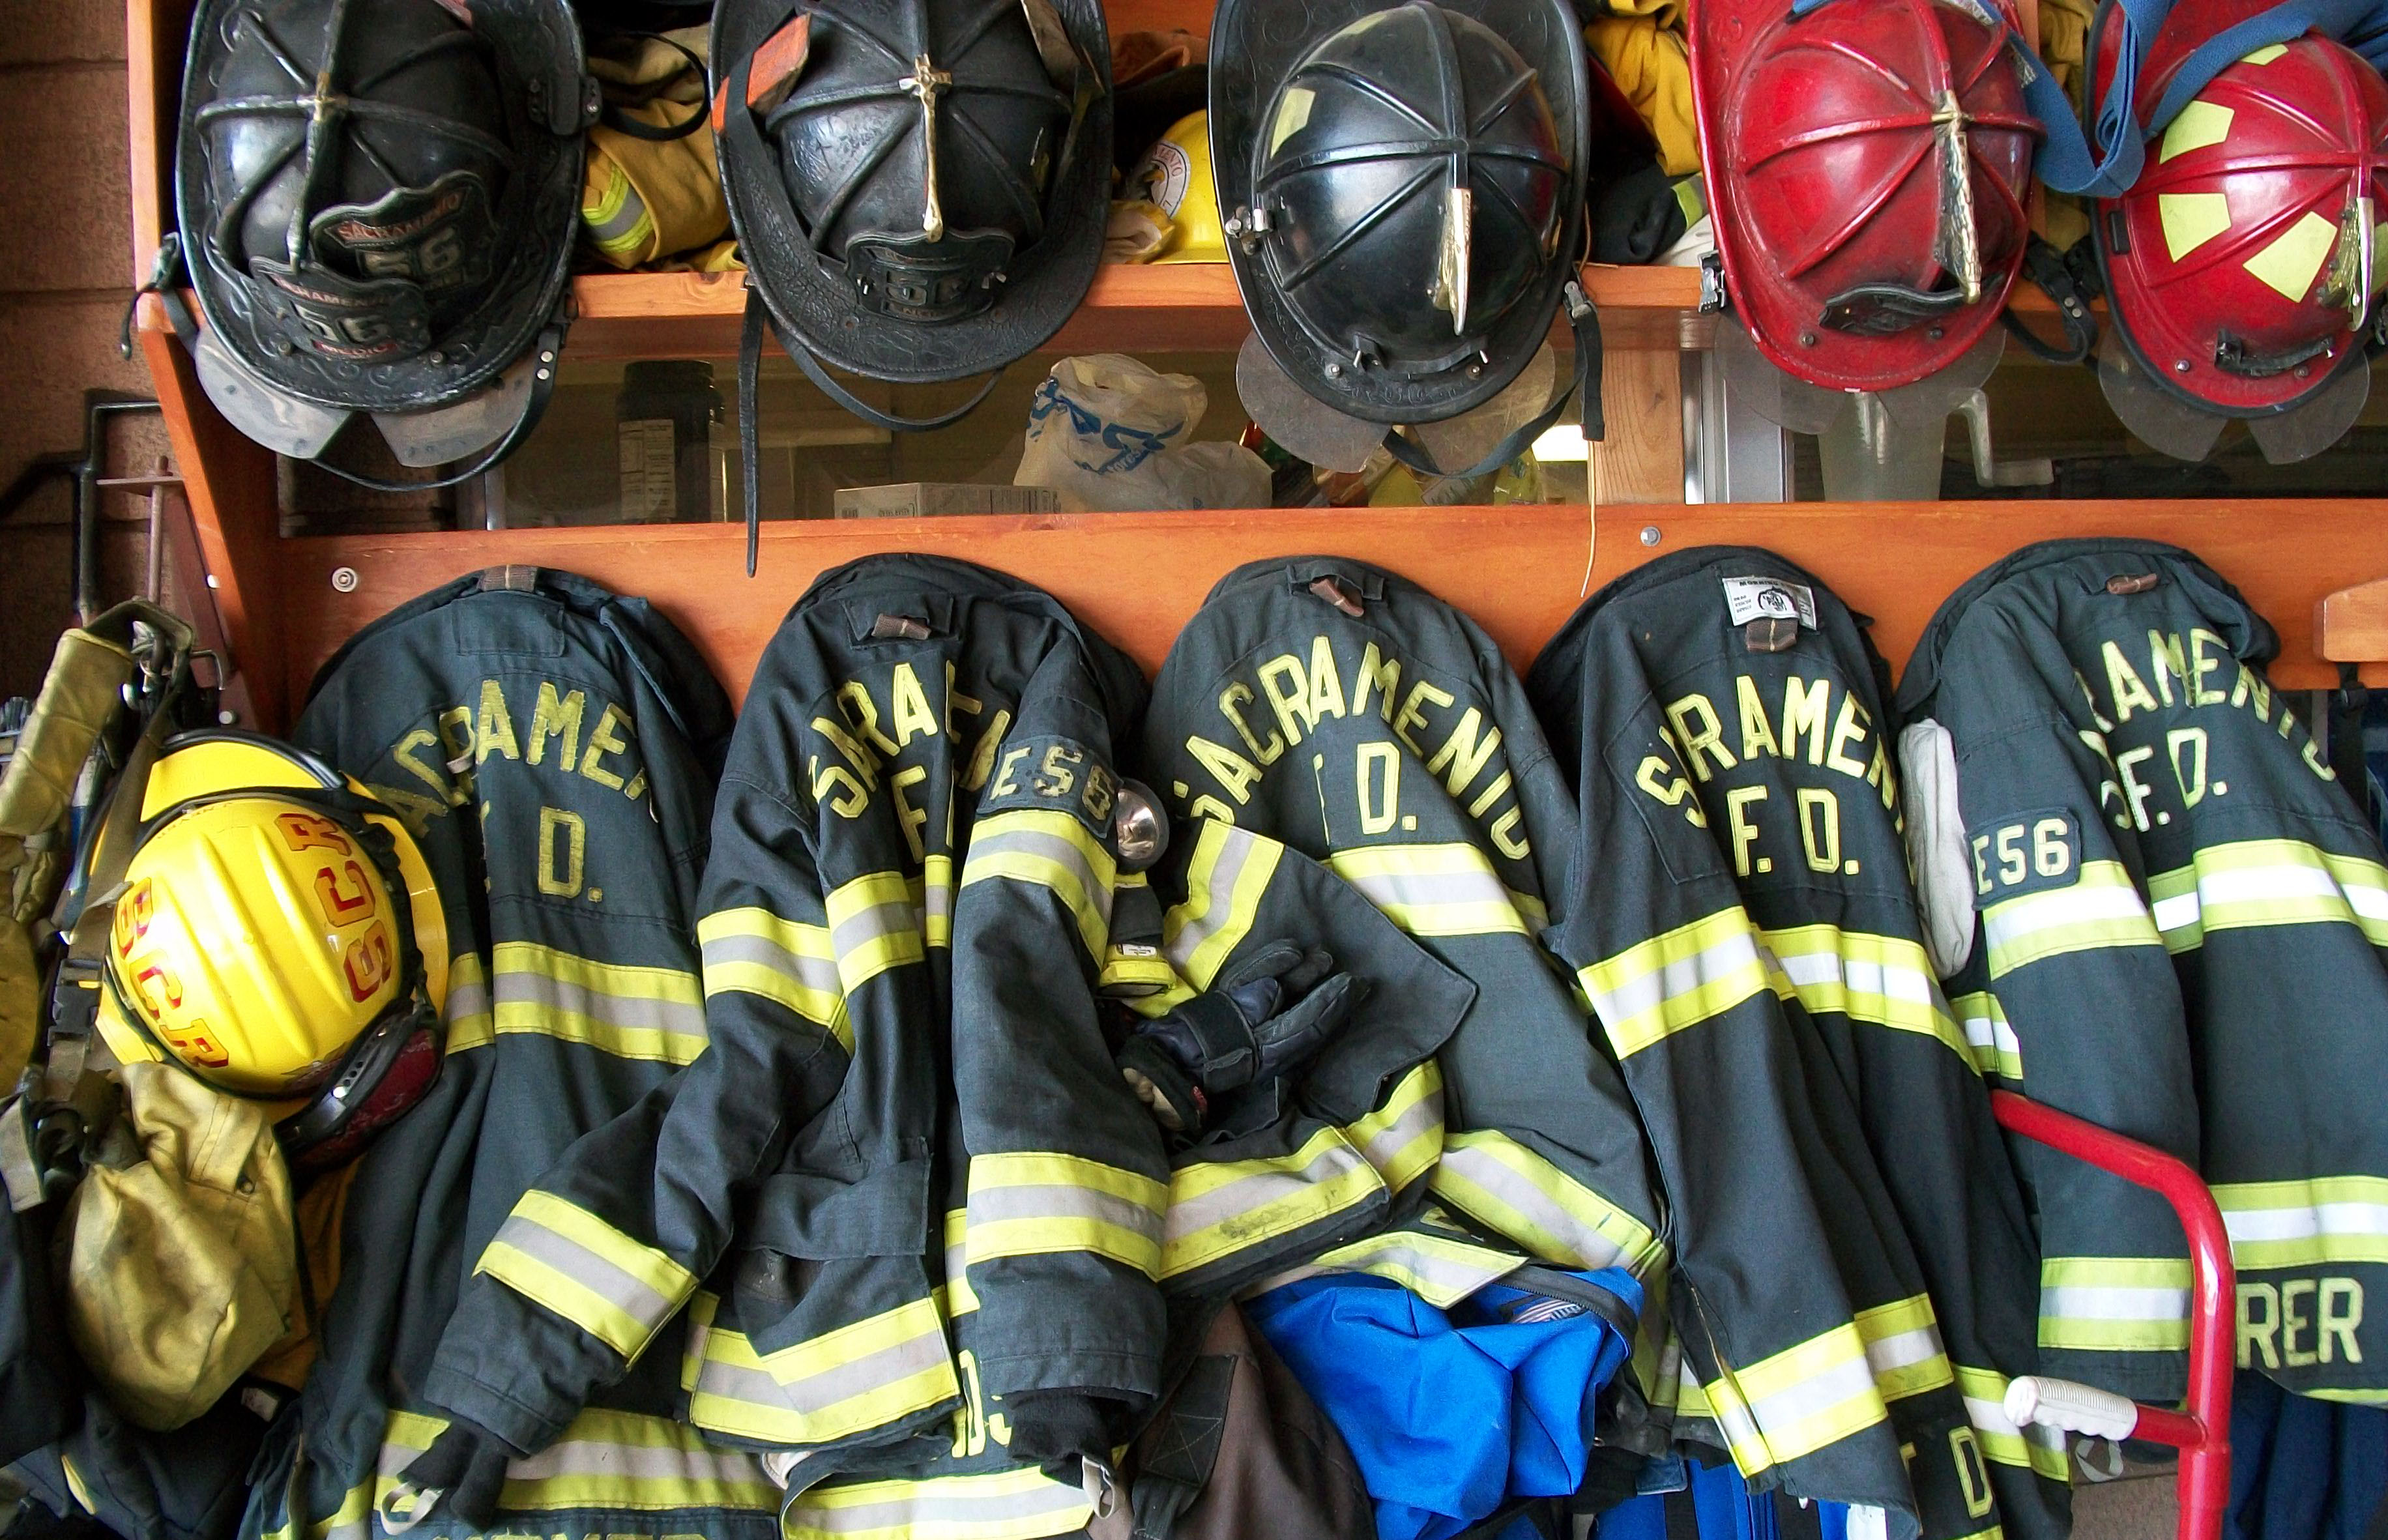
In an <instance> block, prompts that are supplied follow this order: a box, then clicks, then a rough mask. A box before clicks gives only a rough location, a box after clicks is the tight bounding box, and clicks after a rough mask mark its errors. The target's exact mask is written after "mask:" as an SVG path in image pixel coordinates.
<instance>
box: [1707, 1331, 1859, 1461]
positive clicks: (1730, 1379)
mask: <svg viewBox="0 0 2388 1540" xmlns="http://www.w3.org/2000/svg"><path fill="white" fill-rule="evenodd" d="M1701 1389H1702V1390H1703V1391H1705V1392H1706V1393H1707V1395H1708V1403H1709V1405H1710V1406H1713V1407H1714V1408H1715V1411H1716V1418H1717V1423H1718V1425H1719V1426H1720V1427H1721V1429H1722V1430H1723V1431H1724V1434H1725V1438H1726V1441H1727V1444H1728V1445H1729V1446H1730V1447H1731V1448H1732V1450H1733V1457H1734V1464H1735V1465H1738V1466H1739V1467H1740V1468H1741V1472H1742V1474H1743V1475H1745V1476H1749V1475H1755V1474H1757V1473H1758V1472H1759V1471H1760V1470H1766V1469H1767V1468H1769V1467H1770V1466H1773V1465H1778V1464H1787V1463H1788V1462H1790V1461H1792V1460H1796V1459H1799V1458H1802V1457H1806V1456H1809V1455H1812V1454H1814V1453H1815V1452H1816V1451H1817V1450H1819V1449H1823V1448H1825V1447H1827V1446H1828V1445H1834V1444H1837V1443H1839V1442H1840V1441H1841V1440H1842V1439H1845V1438H1848V1436H1849V1435H1851V1434H1852V1433H1857V1432H1863V1431H1864V1430H1865V1429H1867V1428H1871V1427H1873V1426H1874V1424H1875V1423H1877V1422H1881V1421H1883V1420H1884V1419H1886V1418H1887V1417H1888V1416H1889V1412H1888V1410H1887V1408H1886V1407H1885V1406H1884V1405H1883V1398H1882V1393H1881V1390H1880V1389H1879V1387H1877V1386H1876V1384H1875V1383H1874V1368H1873V1366H1872V1364H1871V1363H1870V1362H1869V1361H1868V1359H1867V1356H1866V1343H1865V1339H1864V1337H1863V1335H1862V1334H1861V1332H1860V1330H1859V1329H1858V1327H1857V1325H1856V1323H1855V1322H1848V1323H1844V1324H1843V1325H1840V1326H1836V1327H1834V1328H1833V1329H1832V1330H1829V1331H1824V1332H1821V1333H1819V1334H1818V1335H1816V1336H1814V1337H1810V1339H1808V1340H1807V1341H1806V1342H1804V1343H1800V1344H1798V1345H1797V1347H1791V1348H1785V1350H1784V1351H1782V1352H1780V1353H1777V1354H1775V1355H1772V1357H1768V1358H1763V1359H1760V1360H1759V1362H1757V1363H1755V1364H1751V1365H1750V1366H1748V1367H1747V1368H1741V1369H1734V1368H1725V1369H1723V1371H1722V1372H1721V1375H1720V1376H1719V1378H1718V1380H1717V1381H1715V1382H1714V1383H1711V1384H1705V1385H1703V1386H1702V1387H1701Z"/></svg>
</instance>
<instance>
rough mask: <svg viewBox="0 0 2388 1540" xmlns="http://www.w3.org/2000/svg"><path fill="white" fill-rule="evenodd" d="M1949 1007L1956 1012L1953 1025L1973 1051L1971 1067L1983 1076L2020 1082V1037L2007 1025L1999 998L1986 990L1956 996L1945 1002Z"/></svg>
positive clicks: (2021, 1041)
mask: <svg viewBox="0 0 2388 1540" xmlns="http://www.w3.org/2000/svg"><path fill="white" fill-rule="evenodd" d="M1949 1009H1950V1011H1952V1012H1955V1013H1956V1017H1957V1025H1958V1026H1959V1027H1960V1028H1961V1029H1962V1031H1963V1032H1964V1034H1965V1042H1966V1044H1967V1045H1968V1046H1969V1047H1970V1048H1972V1050H1974V1067H1975V1068H1976V1069H1978V1070H1980V1071H1981V1072H1982V1073H1983V1074H1984V1075H1997V1076H1998V1077H1999V1078H2000V1079H2001V1080H2012V1081H2014V1082H2016V1083H2017V1084H2020V1083H2021V1082H2022V1080H2023V1040H2022V1039H2021V1038H2019V1037H2016V1036H2015V1031H2014V1028H2013V1026H2012V1025H2009V1024H2008V1022H2007V1012H2006V1008H2005V1007H2004V1006H2002V1005H2001V1004H2000V1003H1999V997H1998V996H1996V995H1993V994H1991V993H1990V992H1989V991H1988V990H1987V989H1983V990H1978V991H1976V992H1975V993H1973V994H1970V995H1958V996H1956V997H1955V998H1953V999H1950V1001H1949Z"/></svg>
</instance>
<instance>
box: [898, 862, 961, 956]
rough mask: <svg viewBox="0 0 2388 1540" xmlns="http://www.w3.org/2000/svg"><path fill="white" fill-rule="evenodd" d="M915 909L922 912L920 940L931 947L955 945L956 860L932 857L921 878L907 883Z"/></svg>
mask: <svg viewBox="0 0 2388 1540" xmlns="http://www.w3.org/2000/svg"><path fill="white" fill-rule="evenodd" d="M905 888H906V891H908V893H910V895H911V897H912V907H913V908H914V909H915V910H919V911H920V916H921V939H922V940H924V941H926V942H927V943H928V944H929V945H930V946H932V947H951V946H952V945H953V944H954V859H953V858H952V857H951V856H931V857H930V858H929V859H927V860H925V861H923V862H921V875H919V876H917V877H913V878H910V879H908V881H907V882H906V883H905Z"/></svg>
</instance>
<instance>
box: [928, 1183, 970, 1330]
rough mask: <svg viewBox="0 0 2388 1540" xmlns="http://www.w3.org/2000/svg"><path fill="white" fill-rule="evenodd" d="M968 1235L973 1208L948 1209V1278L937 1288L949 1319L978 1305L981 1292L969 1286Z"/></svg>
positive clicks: (966, 1312) (961, 1314)
mask: <svg viewBox="0 0 2388 1540" xmlns="http://www.w3.org/2000/svg"><path fill="white" fill-rule="evenodd" d="M969 1237H970V1211H969V1210H968V1209H962V1208H949V1209H947V1210H946V1281H945V1282H944V1283H943V1284H942V1285H940V1286H939V1288H938V1290H937V1304H938V1305H939V1306H941V1307H942V1308H943V1309H944V1310H945V1312H946V1319H947V1320H954V1319H957V1318H958V1317H962V1316H967V1315H969V1314H970V1313H971V1312H972V1311H973V1310H975V1309H977V1308H978V1295H977V1294H976V1293H975V1292H972V1289H971V1286H970V1249H969V1248H970V1241H969Z"/></svg>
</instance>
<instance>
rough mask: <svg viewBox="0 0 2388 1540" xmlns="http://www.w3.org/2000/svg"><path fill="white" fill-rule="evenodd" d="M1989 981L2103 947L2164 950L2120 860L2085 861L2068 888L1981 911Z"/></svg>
mask: <svg viewBox="0 0 2388 1540" xmlns="http://www.w3.org/2000/svg"><path fill="white" fill-rule="evenodd" d="M1982 935H1983V939H1984V940H1985V941H1986V942H1988V948H1989V964H1990V976H1991V977H1992V978H1994V979H1995V978H2003V977H2004V976H2006V975H2007V974H2011V973H2013V972H2014V971H2015V970H2016V969H2017V968H2021V967H2023V966H2025V965H2026V964H2027V963H2033V962H2038V961H2041V960H2042V959H2044V958H2051V957H2062V956H2064V955H2065V954H2067V953H2070V952H2086V951H2094V950H2097V949H2098V948H2104V947H2153V946H2158V945H2161V937H2159V936H2158V935H2157V934H2156V925H2155V921H2154V920H2153V919H2151V918H2150V917H2149V914H2148V906H2147V904H2146V903H2145V902H2144V901H2143V900H2142V899H2141V898H2140V890H2139V889H2138V888H2136V887H2133V886H2132V885H2131V874H2130V873H2129V872H2127V871H2125V870H2124V868H2123V863H2122V862H2120V861H2083V862H2082V863H2081V876H2080V879H2079V880H2078V881H2077V882H2076V883H2075V884H2074V885H2072V886H2070V887H2055V888H2050V889H2048V890H2046V891H2045V892H2040V893H2026V894H2025V895H2024V896H2023V897H2019V898H2008V899H2005V900H2003V901H2001V902H1999V903H1995V904H1992V905H1990V906H1989V907H1988V909H1985V910H1982Z"/></svg>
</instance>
